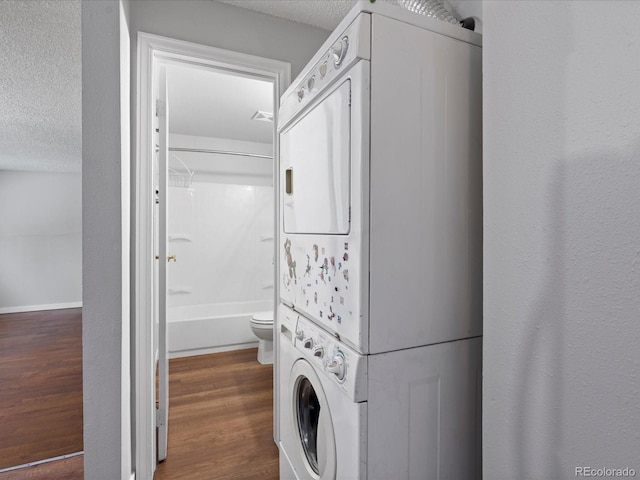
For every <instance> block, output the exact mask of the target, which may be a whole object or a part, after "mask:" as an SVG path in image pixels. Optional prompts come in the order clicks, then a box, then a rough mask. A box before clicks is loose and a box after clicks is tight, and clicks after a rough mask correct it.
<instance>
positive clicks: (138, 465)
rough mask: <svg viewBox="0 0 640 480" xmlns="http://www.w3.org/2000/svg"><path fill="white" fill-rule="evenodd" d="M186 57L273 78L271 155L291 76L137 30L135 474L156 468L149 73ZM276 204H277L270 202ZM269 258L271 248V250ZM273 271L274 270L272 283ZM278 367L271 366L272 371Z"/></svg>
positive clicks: (287, 69)
mask: <svg viewBox="0 0 640 480" xmlns="http://www.w3.org/2000/svg"><path fill="white" fill-rule="evenodd" d="M157 60H163V61H179V62H189V63H191V64H195V65H201V66H206V67H213V68H216V69H223V70H231V71H234V72H237V73H240V74H245V75H248V76H251V77H261V78H266V79H270V80H272V81H273V82H274V86H275V88H274V106H275V108H274V158H275V159H277V158H278V150H277V148H278V145H277V136H276V133H275V126H276V125H277V107H278V106H279V105H280V96H281V95H282V94H283V93H284V91H285V90H286V89H287V87H288V86H289V82H290V81H291V66H290V64H289V63H286V62H282V61H278V60H271V59H267V58H262V57H257V56H254V55H247V54H243V53H237V52H232V51H229V50H223V49H219V48H215V47H209V46H206V45H199V44H195V43H191V42H185V41H181V40H174V39H171V38H166V37H161V36H158V35H151V34H148V33H143V32H139V33H138V51H137V79H136V83H137V92H138V94H137V99H136V162H135V179H134V191H133V192H132V196H133V197H134V201H135V226H134V231H135V240H134V243H135V248H134V255H135V258H134V260H133V266H134V279H133V281H134V288H135V290H134V305H135V307H134V324H135V329H134V339H133V342H132V349H133V350H134V351H133V352H132V357H133V358H134V359H135V367H134V368H135V371H134V378H133V385H132V389H133V391H134V400H133V403H134V405H133V406H132V409H133V411H134V412H135V425H134V435H135V438H134V444H135V472H136V478H137V479H138V480H151V479H152V478H153V473H154V471H155V462H156V459H155V448H154V447H155V442H154V438H155V437H154V429H155V408H154V399H155V391H154V389H155V382H154V351H153V350H154V349H153V322H152V313H153V311H152V301H153V297H152V291H153V257H154V252H153V244H152V239H153V237H152V220H153V204H152V199H153V178H152V154H153V148H152V147H153V145H152V143H153V137H152V126H153V105H154V101H153V96H154V92H153V79H154V75H155V73H156V72H155V68H156V61H157ZM277 168H278V166H277V161H274V194H275V195H276V198H277V195H278V185H277V179H278V177H277V175H276V172H277ZM275 205H278V204H277V203H275ZM276 210H277V208H276ZM274 215H276V217H275V218H276V222H275V233H276V237H275V238H276V242H274V243H275V248H277V245H278V244H279V240H278V238H279V237H278V235H277V232H278V230H279V229H278V221H277V214H275V213H274ZM274 258H277V257H275V252H274ZM277 278H278V272H277V271H276V272H275V278H274V285H278V282H277ZM274 290H275V291H274V305H277V298H278V290H277V288H276V289H274ZM276 371H277V369H275V368H274V372H276Z"/></svg>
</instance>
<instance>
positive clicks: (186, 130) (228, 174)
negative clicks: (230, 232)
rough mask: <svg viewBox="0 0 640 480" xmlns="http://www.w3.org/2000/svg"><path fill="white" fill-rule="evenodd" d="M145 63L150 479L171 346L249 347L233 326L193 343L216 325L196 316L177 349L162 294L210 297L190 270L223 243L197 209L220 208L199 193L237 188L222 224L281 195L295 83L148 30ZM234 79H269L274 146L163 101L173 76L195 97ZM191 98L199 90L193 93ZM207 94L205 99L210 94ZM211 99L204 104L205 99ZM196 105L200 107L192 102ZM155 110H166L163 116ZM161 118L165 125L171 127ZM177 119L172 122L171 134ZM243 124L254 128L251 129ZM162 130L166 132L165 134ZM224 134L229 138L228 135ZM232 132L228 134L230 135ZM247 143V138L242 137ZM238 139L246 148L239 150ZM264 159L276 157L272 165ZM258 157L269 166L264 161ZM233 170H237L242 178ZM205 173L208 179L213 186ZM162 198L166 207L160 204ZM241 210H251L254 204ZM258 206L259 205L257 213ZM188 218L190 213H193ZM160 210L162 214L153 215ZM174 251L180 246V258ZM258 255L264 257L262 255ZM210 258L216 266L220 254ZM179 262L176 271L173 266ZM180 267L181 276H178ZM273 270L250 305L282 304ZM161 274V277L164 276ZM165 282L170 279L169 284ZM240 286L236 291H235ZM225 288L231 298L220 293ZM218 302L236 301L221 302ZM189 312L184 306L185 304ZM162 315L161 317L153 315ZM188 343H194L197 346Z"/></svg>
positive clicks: (139, 318) (143, 421)
mask: <svg viewBox="0 0 640 480" xmlns="http://www.w3.org/2000/svg"><path fill="white" fill-rule="evenodd" d="M138 66H139V68H138V73H139V77H138V78H139V82H138V83H139V90H138V91H139V92H140V94H139V97H138V122H137V124H138V132H137V139H138V158H139V161H138V162H137V169H136V217H137V218H136V222H135V223H136V269H137V273H136V279H135V287H136V300H135V302H136V309H135V313H136V322H135V332H134V335H133V339H134V340H133V345H132V348H133V349H134V350H135V358H136V371H135V379H134V383H133V385H132V388H133V389H134V390H135V402H134V403H135V405H134V408H133V411H135V416H136V420H135V432H136V433H135V435H136V442H135V443H136V452H135V459H136V460H135V461H136V472H137V474H140V475H141V478H147V477H150V476H151V475H152V473H153V470H154V468H155V464H156V460H157V459H162V457H163V455H164V454H165V452H164V451H163V445H166V443H165V442H166V430H167V424H166V419H167V414H168V411H167V410H163V405H166V402H167V399H168V376H167V374H168V356H169V349H170V348H173V349H174V350H175V352H174V353H176V356H178V355H179V354H181V353H182V354H185V353H186V354H193V353H194V352H195V353H206V352H207V351H216V349H220V348H228V347H229V346H230V345H232V346H238V345H242V341H238V335H237V334H238V332H235V333H233V332H232V335H231V336H232V337H233V338H231V340H229V339H228V340H226V345H216V344H208V343H205V344H202V343H200V344H199V343H198V342H195V343H194V342H193V341H192V340H194V339H195V340H198V341H201V340H202V338H201V337H202V335H199V334H198V328H210V327H211V326H210V325H209V326H208V327H207V326H204V327H203V324H202V322H193V325H191V326H192V327H193V329H195V330H193V329H192V330H193V331H192V332H191V333H190V334H186V337H188V338H186V339H185V338H182V340H183V341H184V342H186V343H183V344H182V345H180V344H174V345H173V346H170V345H169V342H167V335H166V331H167V330H166V329H167V328H168V327H169V326H170V325H171V322H169V323H168V322H167V317H168V315H172V313H171V314H168V313H167V310H166V306H167V301H166V298H163V294H165V293H166V294H169V295H167V297H169V298H170V300H169V302H170V306H171V307H176V310H178V309H180V308H181V307H184V306H186V304H185V302H186V299H187V298H189V297H191V299H194V298H196V297H197V296H199V297H198V298H200V297H202V295H203V292H201V291H200V290H202V288H201V287H202V286H203V285H202V283H206V282H198V281H197V277H198V275H197V274H194V275H191V276H190V275H189V273H190V272H191V273H194V270H193V266H194V265H195V264H196V263H199V259H200V258H201V257H202V256H207V255H210V254H211V252H212V251H214V250H220V249H221V247H220V245H218V246H217V247H216V246H212V245H209V246H208V248H207V245H206V243H207V242H206V241H204V242H201V243H202V245H201V246H200V247H198V246H197V245H196V241H195V236H196V231H197V230H198V228H199V229H200V230H198V235H197V236H198V237H201V238H200V240H201V241H202V240H203V238H202V237H206V234H207V232H208V230H212V229H213V228H212V227H211V226H210V225H209V226H206V225H204V226H203V225H198V228H196V223H197V222H196V215H200V216H199V217H197V218H199V219H200V220H201V219H202V215H201V214H198V213H197V212H207V211H209V212H212V211H215V210H214V209H211V208H210V209H209V210H207V208H206V201H204V200H203V201H201V199H200V198H199V197H203V198H205V200H206V197H207V196H209V199H211V198H224V197H221V195H223V193H221V192H225V191H226V193H227V195H228V194H229V193H231V196H230V197H229V198H230V199H231V200H230V201H229V203H228V206H229V207H232V208H230V211H229V212H226V213H225V211H224V209H222V213H221V217H220V218H219V219H218V222H220V221H222V220H221V218H222V217H224V216H225V215H226V216H228V217H231V216H235V214H232V213H230V212H231V211H232V210H234V209H235V210H237V207H238V205H237V203H238V202H239V201H240V200H241V199H242V198H245V199H247V198H249V199H250V200H251V202H253V205H254V207H261V206H264V204H268V202H265V201H264V199H263V198H262V197H264V196H265V195H267V196H270V200H271V202H273V201H274V199H275V198H276V195H277V182H273V178H275V177H274V172H275V171H276V170H275V169H276V167H277V166H276V165H275V164H274V163H275V162H273V159H272V158H273V157H277V144H276V143H275V140H276V135H275V120H276V118H277V105H278V103H279V102H278V99H279V97H280V95H281V94H282V93H283V91H284V89H285V88H286V86H287V85H288V82H289V77H290V67H289V65H288V64H286V63H284V62H279V61H274V60H268V59H263V58H260V57H254V56H249V55H244V54H239V53H235V52H229V51H225V50H220V49H216V48H213V47H206V46H202V45H196V44H191V43H188V42H181V41H177V40H172V39H167V38H164V37H158V36H154V35H147V34H140V35H139V38H138ZM163 78H164V79H166V85H167V86H166V89H165V88H160V87H161V86H162V83H163V80H162V79H163ZM229 81H231V83H232V84H236V85H239V84H243V83H246V84H249V83H250V82H261V83H262V84H268V86H269V91H270V96H271V102H270V103H271V106H272V108H271V109H268V108H265V109H263V110H261V109H260V107H259V106H256V108H255V112H253V115H255V116H256V117H258V118H259V119H258V120H255V119H254V120H252V121H253V122H256V123H255V124H253V125H255V126H258V125H260V124H261V123H263V124H264V123H268V125H269V127H268V135H269V136H270V137H271V142H270V143H271V151H268V149H267V150H265V148H266V147H265V145H266V144H265V145H262V146H259V145H257V144H259V143H265V142H255V141H252V140H250V139H248V138H244V139H243V138H228V137H229V136H230V135H236V136H238V137H240V136H241V135H244V134H246V132H242V133H235V134H231V133H228V132H227V133H226V134H223V133H222V132H224V129H225V128H227V129H229V128H231V129H235V131H236V132H238V131H239V130H240V131H242V130H243V127H240V128H239V130H238V127H237V126H236V127H233V123H234V122H233V121H232V119H231V118H230V115H229V114H227V115H226V116H223V117H222V118H220V119H219V120H218V121H217V123H218V124H219V125H218V126H217V127H216V128H218V130H212V128H214V127H215V125H214V124H216V121H213V120H211V119H212V118H213V115H210V116H209V119H210V121H202V119H201V118H200V117H199V116H198V115H189V113H188V112H189V108H184V109H183V106H184V105H186V106H187V107H188V104H189V102H190V101H191V102H192V101H193V100H189V99H183V100H185V104H184V105H183V106H180V103H179V102H178V103H175V105H176V106H177V111H176V120H175V121H174V120H171V118H172V117H171V109H172V107H173V104H172V100H171V98H170V97H169V100H168V101H167V102H166V105H164V104H163V103H162V99H161V98H160V97H161V96H162V95H160V93H161V92H168V94H169V96H171V95H172V87H171V84H172V82H173V83H176V84H178V86H179V85H180V84H182V86H183V88H182V89H181V91H182V92H186V93H191V94H192V93H194V91H200V92H202V93H204V94H205V96H207V95H206V92H207V91H209V92H211V86H212V85H215V87H214V88H215V89H218V90H221V91H226V94H227V95H229V93H230V92H229V91H227V90H229ZM225 85H226V86H225ZM233 88H235V87H233ZM173 92H174V93H173V95H180V94H179V93H175V90H173ZM185 95H186V94H185ZM186 96H188V97H194V96H193V95H186ZM195 97H197V95H195ZM159 98H160V103H159V104H158V102H157V100H158V99H159ZM200 100H201V101H202V98H201V99H200ZM204 103H205V104H206V101H205V102H204ZM158 105H159V106H160V109H159V110H158V109H157V107H158ZM165 106H166V107H168V108H167V110H168V112H167V111H166V110H164V107H165ZM181 109H183V110H184V112H186V113H184V112H182V113H181ZM215 110H216V107H215V106H212V105H204V106H203V111H204V112H205V113H207V112H208V113H212V111H215ZM269 110H270V111H269ZM191 111H193V106H192V110H191ZM156 113H158V116H157V117H156ZM269 114H272V115H273V117H274V118H273V119H272V122H264V120H265V118H260V117H269V116H270V115H269ZM253 115H252V116H253ZM156 118H157V119H158V121H157V122H156ZM161 122H164V128H165V130H164V133H163V125H161ZM171 122H174V123H173V131H172V123H171ZM263 126H264V125H262V127H261V128H262V130H264V128H263ZM244 129H245V130H247V129H250V128H248V127H246V126H245V127H244ZM180 131H182V133H180ZM229 131H230V130H229ZM216 132H218V133H216ZM163 135H165V137H166V138H164V139H163ZM220 135H223V136H222V137H221V136H220ZM225 136H226V137H227V138H224V137H225ZM221 140H224V141H221ZM225 141H226V143H225ZM241 142H244V143H243V144H242V143H241ZM156 145H158V148H159V149H160V150H163V151H164V150H166V155H165V158H164V160H163V159H162V155H160V152H158V153H159V154H158V156H156V155H155V153H156ZM239 146H242V147H243V148H238V147H239ZM231 147H233V148H231ZM268 157H272V158H268ZM154 159H157V162H158V163H157V168H154V165H155V163H154V162H155V161H156V160H154ZM266 160H268V161H269V163H268V167H266V170H265V166H266V164H265V161H266ZM259 161H262V162H263V163H262V164H259V163H256V162H259ZM258 167H259V168H258ZM269 170H270V171H269ZM233 177H236V178H235V180H234V178H233ZM237 177H243V181H242V182H238V178H237ZM248 178H251V181H247V179H248ZM207 180H208V181H209V183H208V184H207V182H206V181H207ZM269 182H271V185H269ZM198 183H202V185H196V184H198ZM194 186H199V187H200V188H199V189H198V190H199V192H196V189H195V188H194ZM262 187H265V189H266V188H270V189H271V191H270V192H268V190H265V191H261V190H260V191H259V190H258V189H259V188H262ZM172 191H173V195H172ZM267 192H268V193H267ZM172 196H173V197H174V200H175V202H176V205H174V207H179V206H180V204H182V207H183V210H182V211H183V212H187V213H186V215H177V216H175V218H176V220H175V221H174V222H173V225H172V224H171V220H170V218H171V217H169V221H168V222H166V223H165V224H164V225H163V221H164V220H163V219H162V218H163V216H164V218H167V216H168V215H169V211H170V209H171V197H172ZM167 199H168V200H169V201H168V202H167V201H166V200H167ZM156 202H157V203H156ZM198 202H201V203H202V205H201V206H200V207H199V210H198V208H196V203H198ZM156 205H158V207H157V211H156ZM271 205H273V203H271ZM178 210H179V209H178ZM216 210H220V209H216ZM243 210H245V211H246V210H247V209H243ZM270 210H271V212H270V216H271V218H270V220H271V222H270V224H271V226H272V228H271V232H270V233H271V234H269V232H263V231H261V230H259V229H258V227H255V226H254V227H255V228H254V230H255V231H256V232H258V231H259V232H260V233H257V235H258V237H264V238H265V240H264V242H265V243H264V245H263V246H265V245H269V243H268V241H267V240H266V239H267V238H270V242H271V246H270V247H268V248H270V249H271V254H272V255H273V248H274V246H275V244H276V243H277V236H276V235H275V228H273V226H274V225H276V224H277V219H276V214H275V209H274V208H273V206H272V207H271V208H270ZM189 212H190V213H189ZM236 213H237V212H236ZM245 213H246V212H245ZM253 213H256V212H255V211H254V212H253ZM190 216H191V217H192V218H191V220H190V218H189V217H190ZM154 217H155V218H156V220H155V221H154ZM201 223H202V222H201ZM214 224H215V222H214ZM156 227H158V228H156ZM200 227H202V228H200ZM172 229H173V230H172ZM189 230H190V231H189ZM154 232H155V235H154ZM170 232H172V233H170ZM209 233H211V232H209ZM237 236H238V235H237V234H236V237H237ZM156 238H157V239H158V242H157V244H156V242H155V239H156ZM163 242H165V244H164V247H163V246H162V243H163ZM170 250H176V252H178V251H179V252H180V255H178V254H177V253H174V252H172V251H170ZM156 252H158V253H157V255H158V259H157V260H155V256H156ZM214 253H219V252H214ZM263 253H264V252H263ZM256 255H260V254H259V253H257V254H256ZM229 257H233V256H232V255H228V254H227V255H226V256H225V258H229ZM219 258H222V257H219ZM261 258H264V255H261ZM181 259H184V262H183V263H182V264H180V260H181ZM174 260H175V262H174ZM208 260H211V261H212V262H213V263H216V259H215V257H214V256H212V258H211V259H208ZM245 260H246V259H245ZM239 261H240V260H238V259H236V261H235V266H236V267H238V268H237V269H238V270H239V272H240V273H242V272H244V271H245V270H247V269H246V268H242V267H241V266H239V265H238V262H239ZM154 262H157V264H156V265H157V267H156V266H154ZM200 263H202V262H200ZM267 263H271V258H269V257H267ZM189 264H191V267H189ZM178 266H181V269H182V272H181V273H180V269H178V268H177V267H178ZM233 267H234V264H233V262H232V263H231V264H230V266H229V268H230V269H231V270H233ZM271 268H272V269H274V268H275V265H273V266H271ZM172 269H173V270H174V271H173V272H172ZM214 270H215V268H214ZM268 270H269V269H267V271H268ZM167 273H168V276H167ZM172 274H173V283H171V282H172V280H170V279H171V276H172ZM209 274H210V277H211V278H213V277H214V274H213V272H209ZM250 275H251V274H250ZM271 275H272V280H273V281H272V282H271V284H270V285H271V288H270V289H269V288H266V289H263V288H262V287H265V286H266V285H268V284H267V283H266V282H264V278H262V281H260V282H259V283H260V285H259V286H257V285H254V287H255V288H254V293H256V292H257V291H258V289H259V290H260V291H259V292H258V293H259V295H253V297H255V298H253V299H248V300H247V301H248V302H249V303H251V302H252V301H258V302H259V301H265V302H266V304H268V305H271V306H272V305H275V298H276V295H277V292H276V291H275V288H273V286H275V285H276V283H275V278H276V276H277V272H273V270H271ZM259 277H261V276H260V275H259V274H257V275H256V274H255V272H254V274H253V276H252V278H259ZM156 278H157V279H158V281H157V282H156ZM187 280H188V281H187ZM194 280H195V281H194ZM165 281H166V283H163V282H165ZM208 283H211V282H208ZM238 283H242V280H239V281H238ZM245 283H246V282H245ZM209 286H210V285H209ZM212 290H213V292H214V293H215V294H217V295H218V299H219V300H220V299H222V300H225V299H227V300H228V299H229V298H231V297H233V294H230V292H229V291H228V289H225V288H222V289H221V288H220V285H218V287H216V288H213V289H212ZM221 290H222V291H221ZM263 290H264V291H263ZM235 293H236V294H237V291H236V292H235ZM224 294H227V295H231V297H229V296H228V297H224ZM220 295H223V296H222V297H220ZM171 297H173V298H174V299H172V298H171ZM268 297H270V298H268ZM202 298H205V297H202ZM207 302H209V300H205V304H208V303H207ZM214 303H215V302H214ZM218 303H233V302H224V301H219V302H218ZM238 303H243V302H242V301H241V302H238ZM154 305H155V307H154ZM196 306H198V307H199V306H200V305H199V304H197V305H196ZM255 306H257V305H251V309H252V310H253V307H255ZM271 308H273V307H271ZM163 310H164V311H163ZM182 310H185V309H184V308H183V309H182ZM156 318H157V322H156V321H154V319H156ZM196 320H198V319H196ZM246 327H247V330H248V331H249V332H250V329H249V327H248V322H246ZM169 328H172V329H173V330H175V329H176V328H178V325H177V324H176V325H173V327H169ZM163 329H164V330H163ZM187 330H188V329H187ZM176 331H179V330H176ZM194 332H195V333H194ZM182 333H184V331H183V332H182ZM245 333H246V332H245ZM234 335H235V337H234ZM173 337H174V338H176V339H179V338H181V337H180V335H174V336H173ZM154 339H156V340H154ZM246 340H247V341H248V342H251V341H252V338H251V337H246ZM190 341H191V343H190V344H189V342H190ZM164 345H166V347H165V346H164ZM158 347H159V348H158ZM180 351H182V352H180ZM156 366H157V367H158V372H159V375H158V379H159V387H160V388H159V390H158V393H159V395H158V401H159V409H158V410H157V411H156V409H155V402H156V385H155V373H156ZM163 370H164V371H163ZM156 443H157V444H158V445H159V446H160V448H159V449H158V450H157V451H156V449H155V446H156ZM165 448H166V447H165Z"/></svg>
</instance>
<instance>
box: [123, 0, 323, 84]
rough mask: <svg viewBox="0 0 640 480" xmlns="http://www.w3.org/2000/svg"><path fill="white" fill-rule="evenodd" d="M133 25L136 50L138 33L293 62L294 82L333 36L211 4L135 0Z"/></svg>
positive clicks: (188, 0) (200, 0) (208, 0)
mask: <svg viewBox="0 0 640 480" xmlns="http://www.w3.org/2000/svg"><path fill="white" fill-rule="evenodd" d="M130 25H131V36H132V38H131V45H132V48H134V49H135V48H136V38H137V34H138V32H145V33H153V34H156V35H162V36H165V37H170V38H174V39H178V40H186V41H189V42H194V43H200V44H203V45H209V46H213V47H217V48H224V49H226V50H232V51H234V52H241V53H247V54H250V55H257V56H260V57H265V58H270V59H273V60H281V61H283V62H289V63H291V79H292V80H293V79H294V78H295V77H296V76H297V75H298V73H300V71H301V70H302V68H303V67H304V66H305V65H306V63H307V62H308V61H309V60H310V59H311V57H312V56H313V55H314V54H315V53H316V51H317V50H318V48H319V47H320V45H322V43H323V42H324V41H325V40H326V39H327V37H328V36H329V33H330V32H329V31H326V30H322V29H319V28H315V27H311V26H308V25H303V24H300V23H295V22H291V21H288V20H283V19H281V18H276V17H272V16H270V15H264V14H262V13H258V12H254V11H251V10H247V9H243V8H238V7H234V6H231V5H227V4H224V3H219V2H215V1H212V0H162V1H153V0H133V1H132V2H131V24H130ZM132 52H135V50H132ZM132 60H133V61H134V63H135V56H134V55H132Z"/></svg>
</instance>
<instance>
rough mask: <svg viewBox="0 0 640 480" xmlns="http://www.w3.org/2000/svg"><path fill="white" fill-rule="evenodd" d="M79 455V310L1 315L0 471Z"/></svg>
mask: <svg viewBox="0 0 640 480" xmlns="http://www.w3.org/2000/svg"><path fill="white" fill-rule="evenodd" d="M79 451H82V310H81V309H79V308H75V309H66V310H50V311H42V312H27V313H11V314H3V315H0V469H3V468H7V467H12V466H16V465H22V464H25V463H29V462H33V461H37V460H43V459H46V458H52V457H57V456H61V455H66V454H70V453H74V452H79ZM0 478H1V477H0ZM7 478H17V474H15V473H14V474H13V476H11V477H7ZM50 478H51V477H50ZM61 478H63V477H61Z"/></svg>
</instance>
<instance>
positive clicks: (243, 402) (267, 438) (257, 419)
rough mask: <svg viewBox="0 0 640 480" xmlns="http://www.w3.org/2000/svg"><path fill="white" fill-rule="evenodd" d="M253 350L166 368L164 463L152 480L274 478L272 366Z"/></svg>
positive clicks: (174, 363)
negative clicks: (166, 417)
mask: <svg viewBox="0 0 640 480" xmlns="http://www.w3.org/2000/svg"><path fill="white" fill-rule="evenodd" d="M256 356H257V350H256V349H248V350H236V351H233V352H225V353H217V354H213V355H201V356H197V357H187V358H176V359H172V360H170V364H169V372H170V375H169V440H168V445H169V446H168V455H167V459H166V460H165V461H164V462H163V463H161V464H160V465H158V468H157V470H156V475H155V477H154V478H155V480H182V479H184V480H187V479H188V480H194V479H198V480H227V479H228V480H240V479H247V480H249V479H256V480H257V479H260V480H276V479H278V477H279V472H278V449H277V447H276V445H275V443H274V442H273V410H272V404H273V368H272V366H270V365H261V364H259V363H258V361H257V360H256Z"/></svg>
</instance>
